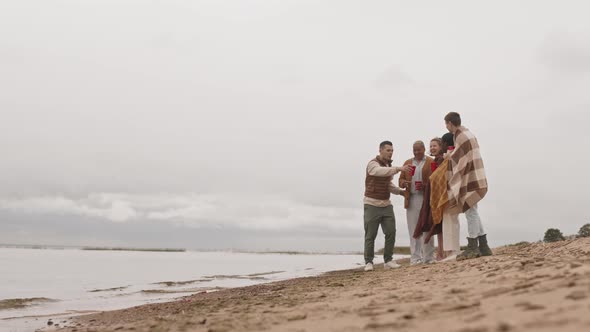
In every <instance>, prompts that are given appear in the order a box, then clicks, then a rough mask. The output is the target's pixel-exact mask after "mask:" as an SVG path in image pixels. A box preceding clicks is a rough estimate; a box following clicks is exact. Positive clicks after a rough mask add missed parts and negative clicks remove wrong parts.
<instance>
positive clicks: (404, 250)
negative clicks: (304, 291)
mask: <svg viewBox="0 0 590 332" xmlns="http://www.w3.org/2000/svg"><path fill="white" fill-rule="evenodd" d="M1 248H13V249H53V250H66V249H77V250H88V251H141V252H228V253H236V254H265V255H271V254H274V255H363V253H362V252H360V251H342V252H326V251H296V250H267V251H258V250H238V249H218V250H214V249H186V248H133V247H99V246H67V245H63V246H59V245H42V244H1V243H0V249H1ZM393 253H394V254H397V255H409V254H410V247H408V246H399V247H395V248H394V250H393ZM375 254H376V255H382V254H383V249H380V250H377V251H376V252H375Z"/></svg>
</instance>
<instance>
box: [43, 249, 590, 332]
mask: <svg viewBox="0 0 590 332" xmlns="http://www.w3.org/2000/svg"><path fill="white" fill-rule="evenodd" d="M494 254H495V255H494V256H491V257H485V258H478V259H473V260H467V261H462V262H457V261H452V262H445V263H438V264H433V265H418V266H411V267H410V266H404V267H402V268H400V269H397V270H388V271H384V270H383V268H382V266H376V269H375V271H372V272H363V271H362V270H348V271H339V272H330V273H327V274H324V275H321V276H318V277H310V278H299V279H292V280H287V281H281V282H276V283H271V284H264V285H256V286H251V287H243V288H234V289H227V290H221V291H218V292H212V293H202V294H196V295H192V296H189V297H186V298H183V299H182V300H179V301H175V302H169V303H160V304H151V305H142V306H139V307H135V308H129V309H125V310H118V311H110V312H104V313H98V314H92V315H87V316H80V317H76V318H72V319H70V320H68V323H66V325H67V326H68V327H65V328H64V327H61V326H60V327H59V328H58V330H60V331H76V332H77V331H154V332H156V331H211V332H213V331H261V330H266V331H365V330H369V331H371V330H377V331H392V330H395V331H458V332H487V331H490V332H491V331H560V332H566V331H590V238H584V239H577V240H570V241H562V242H557V243H552V244H544V243H535V244H525V245H520V246H509V247H502V248H497V249H495V250H494ZM406 264H407V262H406ZM54 329H55V328H54V327H52V328H51V329H50V330H54ZM45 330H49V329H45Z"/></svg>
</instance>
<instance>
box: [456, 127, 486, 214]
mask: <svg viewBox="0 0 590 332" xmlns="http://www.w3.org/2000/svg"><path fill="white" fill-rule="evenodd" d="M448 160H449V190H448V195H449V207H450V208H458V209H459V210H461V211H462V212H465V211H467V210H469V209H470V208H471V207H472V206H474V205H475V204H477V202H479V201H480V200H481V199H482V198H484V196H485V195H486V193H487V192H488V180H487V178H486V174H485V170H484V167H483V161H482V159H481V155H480V153H479V144H478V143H477V138H475V136H474V135H473V134H472V133H471V131H469V129H467V128H465V127H463V126H461V127H459V129H458V130H457V132H456V133H455V150H454V151H453V152H452V153H451V155H450V157H449V158H448Z"/></svg>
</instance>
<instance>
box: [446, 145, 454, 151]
mask: <svg viewBox="0 0 590 332" xmlns="http://www.w3.org/2000/svg"><path fill="white" fill-rule="evenodd" d="M447 150H448V151H453V150H455V147H454V146H449V147H448V149H447Z"/></svg>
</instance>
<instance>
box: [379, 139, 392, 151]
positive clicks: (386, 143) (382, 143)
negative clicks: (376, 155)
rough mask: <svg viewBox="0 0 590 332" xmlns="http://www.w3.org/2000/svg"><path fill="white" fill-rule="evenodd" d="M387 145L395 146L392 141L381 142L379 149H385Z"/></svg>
mask: <svg viewBox="0 0 590 332" xmlns="http://www.w3.org/2000/svg"><path fill="white" fill-rule="evenodd" d="M386 145H391V146H393V143H391V142H390V141H383V142H381V144H379V149H383V147H385V146H386Z"/></svg>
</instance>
